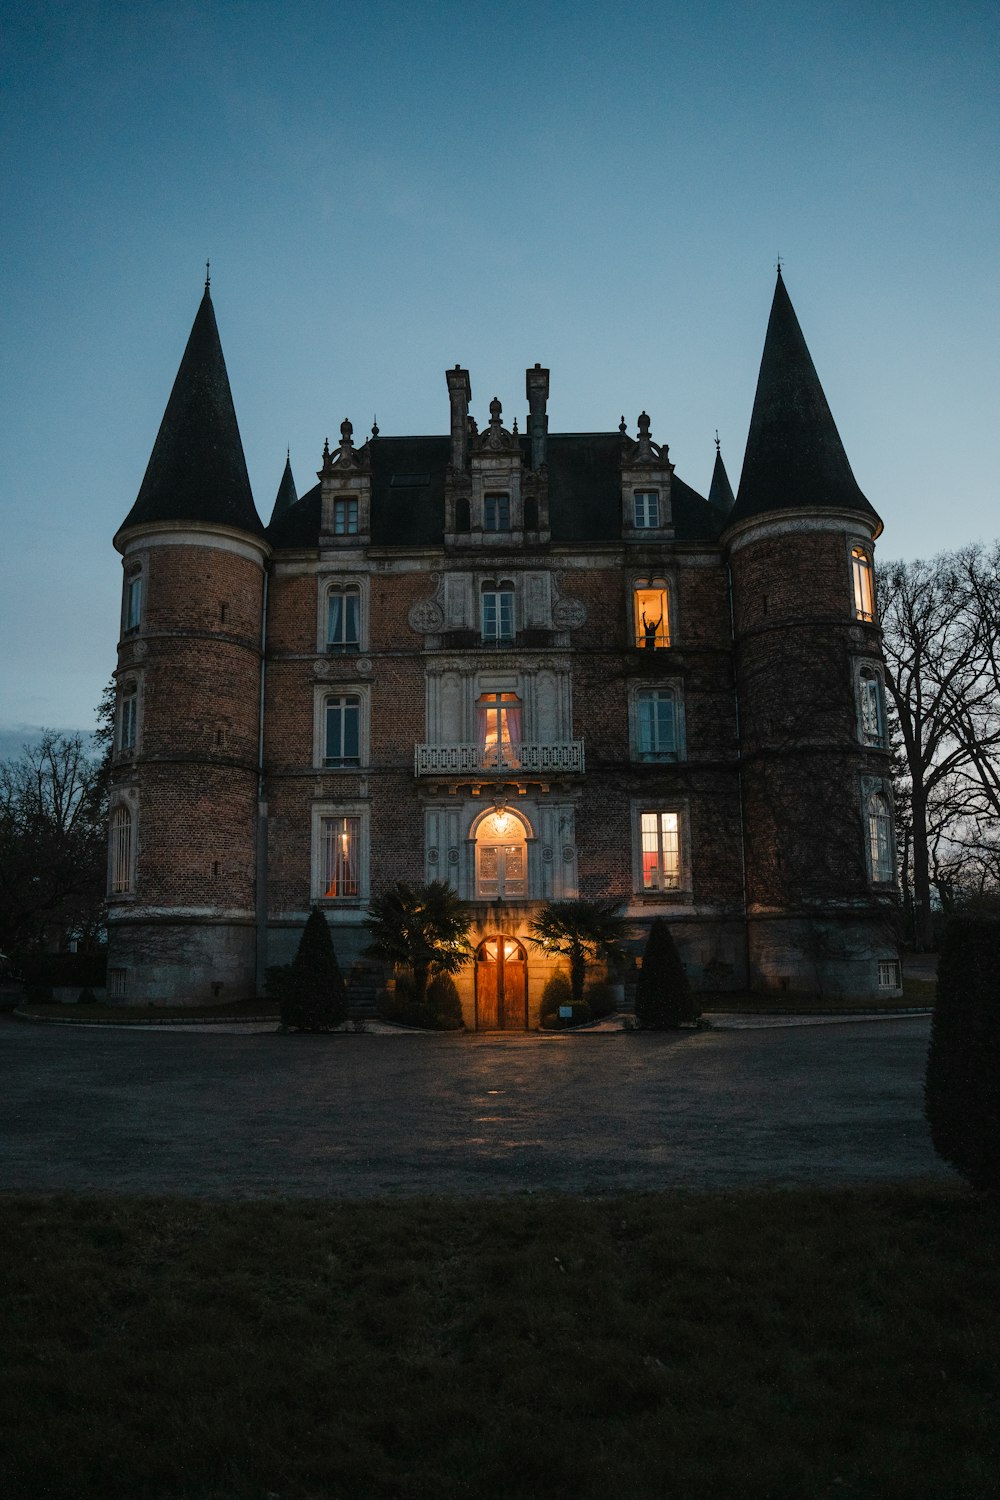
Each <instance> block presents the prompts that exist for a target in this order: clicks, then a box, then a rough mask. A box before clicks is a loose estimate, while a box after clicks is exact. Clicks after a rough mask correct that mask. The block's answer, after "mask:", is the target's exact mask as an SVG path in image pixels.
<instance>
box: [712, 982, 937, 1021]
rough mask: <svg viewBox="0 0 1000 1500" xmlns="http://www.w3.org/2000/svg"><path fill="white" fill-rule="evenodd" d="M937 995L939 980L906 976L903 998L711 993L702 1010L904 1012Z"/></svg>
mask: <svg viewBox="0 0 1000 1500" xmlns="http://www.w3.org/2000/svg"><path fill="white" fill-rule="evenodd" d="M936 993H937V980H935V979H915V978H912V977H911V976H910V975H909V974H904V976H903V994H902V997H900V996H899V995H894V996H893V997H892V998H891V999H886V1000H879V999H873V1000H866V1001H864V1002H863V1003H859V1002H858V1001H857V1000H838V999H835V998H832V997H830V996H828V995H815V996H813V997H812V999H809V998H803V996H801V995H799V996H797V997H795V996H789V997H788V998H787V999H786V998H785V997H784V996H783V995H782V994H781V993H780V991H779V992H776V993H775V994H773V995H751V994H749V993H746V992H741V991H737V992H735V993H734V992H732V991H727V990H718V991H715V992H713V993H709V994H699V996H698V999H699V1000H700V1002H701V1008H702V1010H723V1011H725V1010H728V1011H741V1012H754V1011H768V1012H772V1013H773V1014H775V1015H802V1014H807V1013H809V1012H810V1011H813V1012H815V1011H845V1012H847V1011H857V1010H865V1011H873V1010H901V1009H906V1008H908V1007H910V1006H928V1007H933V1005H934V997H935V995H936Z"/></svg>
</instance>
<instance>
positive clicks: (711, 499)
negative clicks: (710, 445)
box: [708, 447, 736, 519]
mask: <svg viewBox="0 0 1000 1500" xmlns="http://www.w3.org/2000/svg"><path fill="white" fill-rule="evenodd" d="M708 503H709V505H712V506H714V507H715V509H716V510H717V511H718V512H719V514H720V515H723V516H725V517H726V518H727V519H728V517H729V512H730V511H731V510H732V508H733V506H734V505H735V504H736V500H735V497H734V495H733V487H732V485H731V484H730V483H729V475H728V474H727V473H726V466H725V464H724V463H723V462H722V449H721V448H718V447H717V448H716V450H715V468H714V469H713V470H712V483H711V484H710V485H709V488H708Z"/></svg>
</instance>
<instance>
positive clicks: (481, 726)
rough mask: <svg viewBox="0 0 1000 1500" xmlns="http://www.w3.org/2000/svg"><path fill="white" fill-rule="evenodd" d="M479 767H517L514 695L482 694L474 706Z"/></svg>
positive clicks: (517, 708) (517, 718) (518, 704)
mask: <svg viewBox="0 0 1000 1500" xmlns="http://www.w3.org/2000/svg"><path fill="white" fill-rule="evenodd" d="M476 717H477V719H478V725H477V728H478V730H479V747H480V754H481V756H482V763H483V766H484V767H486V768H488V769H491V770H495V769H497V768H502V767H504V766H519V765H520V763H521V762H520V756H519V752H520V747H521V701H520V699H519V698H518V696H517V694H516V693H483V695H482V697H481V698H480V699H479V702H478V703H477V705H476Z"/></svg>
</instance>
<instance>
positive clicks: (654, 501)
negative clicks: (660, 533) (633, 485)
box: [633, 490, 660, 531]
mask: <svg viewBox="0 0 1000 1500" xmlns="http://www.w3.org/2000/svg"><path fill="white" fill-rule="evenodd" d="M633 499H634V502H635V524H636V527H637V528H638V529H639V530H640V531H644V530H647V529H648V528H649V527H651V526H659V524H660V497H659V495H658V494H657V492H656V490H636V492H635V495H634V496H633Z"/></svg>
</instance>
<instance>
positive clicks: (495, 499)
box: [483, 495, 510, 531]
mask: <svg viewBox="0 0 1000 1500" xmlns="http://www.w3.org/2000/svg"><path fill="white" fill-rule="evenodd" d="M483 530H484V531H509V530H510V496H509V495H484V496H483Z"/></svg>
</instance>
